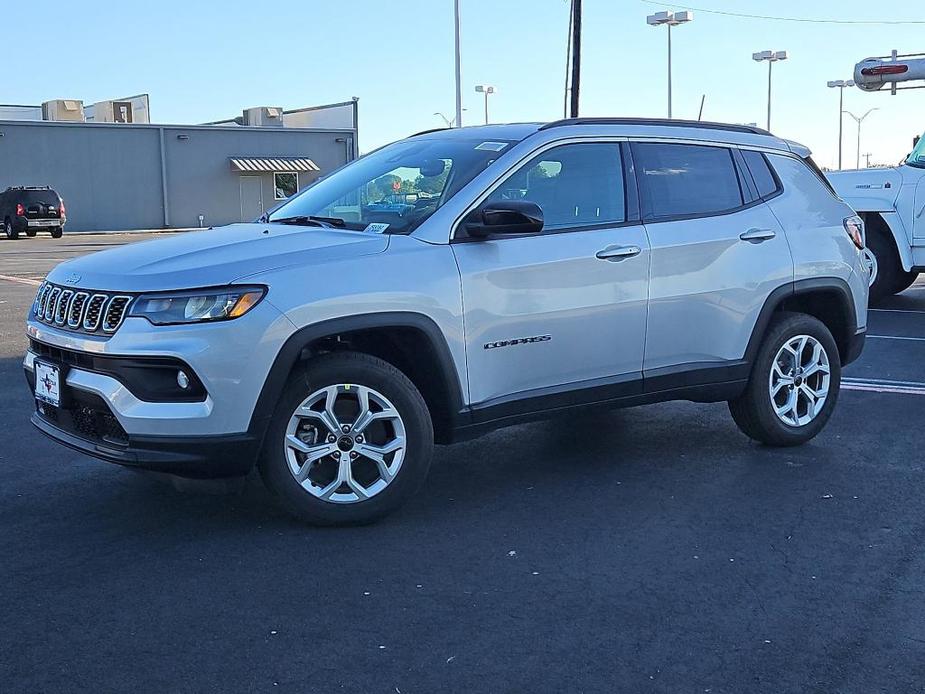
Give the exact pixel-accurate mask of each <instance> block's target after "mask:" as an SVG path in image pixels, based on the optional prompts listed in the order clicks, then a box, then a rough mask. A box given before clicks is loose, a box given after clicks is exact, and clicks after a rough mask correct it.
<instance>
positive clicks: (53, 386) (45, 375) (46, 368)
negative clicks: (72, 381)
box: [33, 359, 63, 407]
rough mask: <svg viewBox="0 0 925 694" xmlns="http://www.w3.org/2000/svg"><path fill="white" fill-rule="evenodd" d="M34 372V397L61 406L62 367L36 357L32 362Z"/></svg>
mask: <svg viewBox="0 0 925 694" xmlns="http://www.w3.org/2000/svg"><path fill="white" fill-rule="evenodd" d="M33 369H34V373H35V397H36V398H37V399H39V400H41V401H42V402H44V403H47V404H49V405H52V406H54V407H61V386H62V384H63V377H62V376H63V374H62V369H61V367H60V366H58V365H57V364H52V363H50V362H47V361H41V360H39V359H36V360H35V361H34V362H33Z"/></svg>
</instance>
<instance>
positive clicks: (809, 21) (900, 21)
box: [640, 0, 925, 25]
mask: <svg viewBox="0 0 925 694" xmlns="http://www.w3.org/2000/svg"><path fill="white" fill-rule="evenodd" d="M640 2H644V3H646V4H648V5H656V6H658V7H668V5H667V4H665V3H664V2H658V1H657V0H640ZM671 7H672V8H681V9H682V10H693V11H694V12H705V13H707V14H718V15H722V16H724V17H737V18H739V19H764V20H768V21H772V22H800V23H803V24H853V25H865V24H889V25H895V24H925V20H921V19H814V18H809V17H774V16H771V15H764V14H747V13H745V12H727V11H725V10H711V9H707V8H704V7H692V6H691V5H677V4H671Z"/></svg>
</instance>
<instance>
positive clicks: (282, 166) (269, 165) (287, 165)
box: [231, 157, 321, 173]
mask: <svg viewBox="0 0 925 694" xmlns="http://www.w3.org/2000/svg"><path fill="white" fill-rule="evenodd" d="M231 168H232V169H234V170H235V171H258V172H266V173H270V172H279V173H288V172H297V171H321V169H319V168H318V165H317V164H316V163H315V162H313V161H312V160H311V159H305V158H304V157H231Z"/></svg>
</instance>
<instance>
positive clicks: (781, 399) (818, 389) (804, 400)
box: [768, 335, 831, 427]
mask: <svg viewBox="0 0 925 694" xmlns="http://www.w3.org/2000/svg"><path fill="white" fill-rule="evenodd" d="M830 371H831V369H830V365H829V355H828V354H827V353H826V351H825V348H824V347H823V346H822V343H821V342H819V340H817V339H816V338H814V337H812V336H811V335H797V336H796V337H791V338H789V339H788V340H787V341H786V342H785V343H784V344H783V346H782V347H781V348H780V349H779V350H778V352H777V356H775V357H774V361H773V362H771V373H770V375H769V377H768V387H769V389H770V396H771V406H772V407H773V408H774V412H775V413H776V414H777V416H778V417H779V418H780V420H781V421H782V422H784V424H787V425H789V426H793V427H801V426H805V425H806V424H809V423H810V422H811V421H813V420H814V419H815V418H816V416H817V415H818V414H819V413H820V412H821V411H822V408H823V407H824V406H825V401H826V398H827V397H828V395H829V384H830V383H831V376H830Z"/></svg>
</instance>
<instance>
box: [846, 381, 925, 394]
mask: <svg viewBox="0 0 925 694" xmlns="http://www.w3.org/2000/svg"><path fill="white" fill-rule="evenodd" d="M841 389H842V390H861V391H865V392H867V393H893V394H896V395H925V388H910V387H901V386H890V385H885V384H883V385H878V384H876V383H842V384H841Z"/></svg>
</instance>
